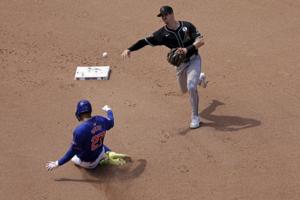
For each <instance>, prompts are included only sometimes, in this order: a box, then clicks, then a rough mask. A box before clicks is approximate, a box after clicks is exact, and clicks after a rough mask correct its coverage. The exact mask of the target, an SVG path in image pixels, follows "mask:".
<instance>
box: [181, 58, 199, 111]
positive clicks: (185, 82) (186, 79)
mask: <svg viewBox="0 0 300 200" xmlns="http://www.w3.org/2000/svg"><path fill="white" fill-rule="evenodd" d="M200 73H201V57H200V55H194V56H192V57H191V58H190V61H188V62H187V63H183V64H181V65H180V66H179V67H177V80H178V82H179V86H180V90H181V92H182V93H186V92H187V91H188V92H189V95H190V103H191V106H192V115H193V116H198V106H199V95H198V90H197V86H198V83H199V77H200Z"/></svg>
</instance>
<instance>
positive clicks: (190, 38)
mask: <svg viewBox="0 0 300 200" xmlns="http://www.w3.org/2000/svg"><path fill="white" fill-rule="evenodd" d="M197 37H201V34H200V32H199V31H197V29H196V27H195V26H194V25H193V24H192V23H190V22H185V21H179V27H178V28H177V29H176V30H172V29H169V28H168V27H167V26H164V27H162V28H160V29H159V30H157V31H156V32H154V33H153V35H152V36H150V37H147V38H146V39H145V40H146V42H147V43H148V44H149V45H151V46H157V45H164V46H166V47H168V48H170V49H172V48H178V47H188V46H190V45H192V44H193V43H194V42H195V39H196V38H197Z"/></svg>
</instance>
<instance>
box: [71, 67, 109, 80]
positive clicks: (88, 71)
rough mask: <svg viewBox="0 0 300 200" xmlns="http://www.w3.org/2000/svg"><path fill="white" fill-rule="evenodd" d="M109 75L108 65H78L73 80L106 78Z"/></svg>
mask: <svg viewBox="0 0 300 200" xmlns="http://www.w3.org/2000/svg"><path fill="white" fill-rule="evenodd" d="M109 75H110V67H109V66H78V67H77V69H76V73H75V80H108V79H109Z"/></svg>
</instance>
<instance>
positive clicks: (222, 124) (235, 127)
mask: <svg viewBox="0 0 300 200" xmlns="http://www.w3.org/2000/svg"><path fill="white" fill-rule="evenodd" d="M222 105H225V104H224V103H223V102H220V101H218V100H213V101H212V103H211V104H210V105H209V106H208V107H207V108H205V109H204V110H203V111H202V112H201V113H200V116H201V119H205V120H208V121H210V122H202V123H201V127H212V128H215V129H216V130H218V131H230V132H233V131H239V130H242V129H247V128H253V127H256V126H259V125H261V122H260V121H258V120H256V119H252V118H245V117H239V116H229V115H215V114H213V112H214V111H215V110H216V109H217V107H218V106H222ZM200 129H201V128H200ZM196 130H197V129H196ZM190 131H191V129H189V128H187V129H182V130H180V131H178V134H180V135H186V134H187V133H188V132H190Z"/></svg>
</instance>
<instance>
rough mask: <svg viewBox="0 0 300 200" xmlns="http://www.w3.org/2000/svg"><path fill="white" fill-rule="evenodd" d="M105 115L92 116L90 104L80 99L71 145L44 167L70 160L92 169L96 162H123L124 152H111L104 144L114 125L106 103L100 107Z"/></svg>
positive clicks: (59, 164) (115, 163)
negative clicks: (55, 159) (58, 157)
mask: <svg viewBox="0 0 300 200" xmlns="http://www.w3.org/2000/svg"><path fill="white" fill-rule="evenodd" d="M102 109H103V110H104V111H105V112H106V113H107V117H102V116H92V115H91V114H92V106H91V104H90V102H89V101H87V100H81V101H79V102H78V104H77V110H76V113H75V116H76V118H77V119H78V121H80V122H81V123H80V124H79V125H78V126H77V127H76V128H75V130H74V133H73V141H72V143H71V147H70V148H69V150H68V151H67V152H66V154H65V155H64V156H63V157H62V158H61V159H59V160H57V161H49V162H48V163H47V164H46V168H47V169H48V170H49V171H51V170H54V169H56V168H57V167H59V166H62V165H64V164H65V163H66V162H68V161H69V160H72V161H73V162H74V163H75V165H77V166H80V167H83V168H86V169H93V168H95V167H97V166H98V164H101V163H103V164H114V165H122V164H125V162H126V161H125V160H124V158H126V157H127V155H125V154H117V153H115V152H112V151H111V150H110V149H109V148H108V147H107V146H105V145H104V138H105V135H106V132H107V131H108V130H110V129H111V128H112V127H113V126H114V115H113V112H112V110H111V108H110V107H108V106H107V105H106V106H104V107H103V108H102Z"/></svg>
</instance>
